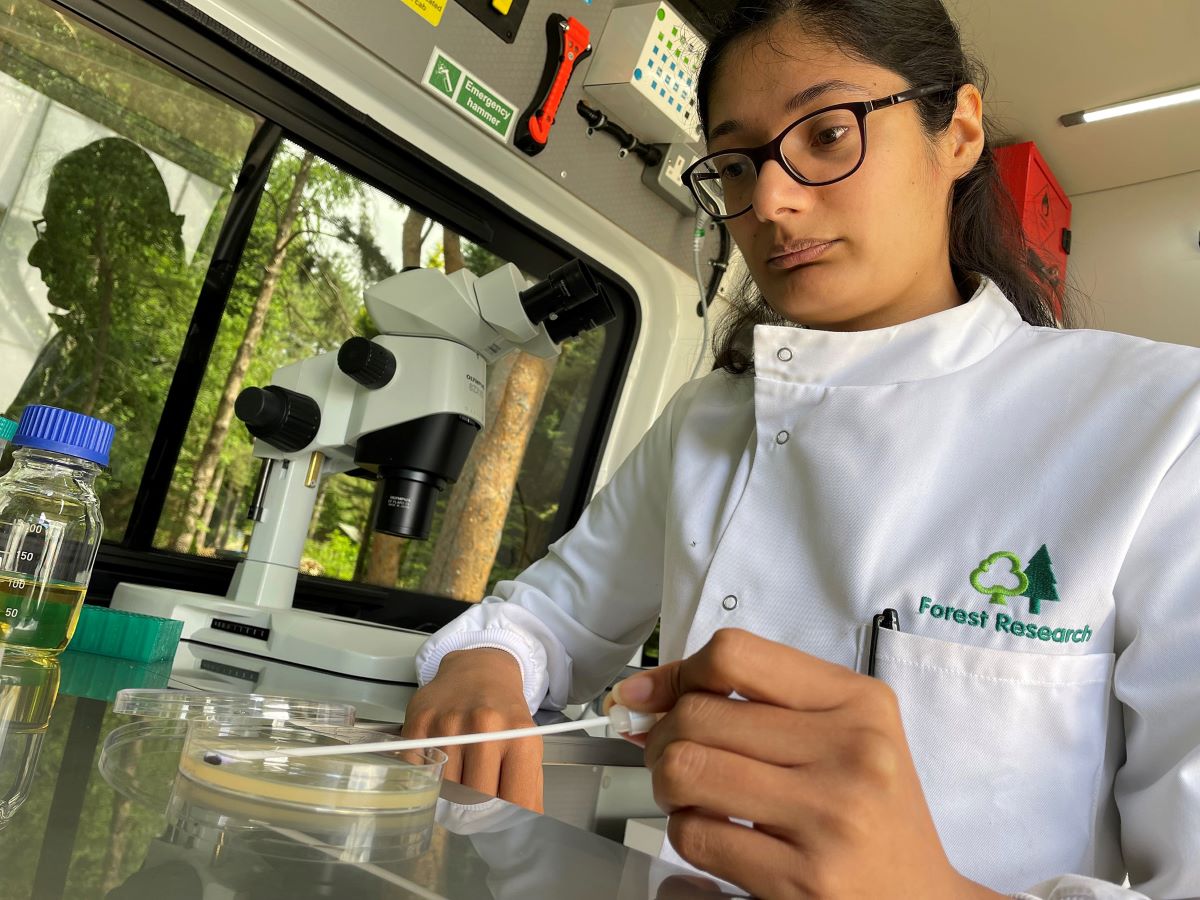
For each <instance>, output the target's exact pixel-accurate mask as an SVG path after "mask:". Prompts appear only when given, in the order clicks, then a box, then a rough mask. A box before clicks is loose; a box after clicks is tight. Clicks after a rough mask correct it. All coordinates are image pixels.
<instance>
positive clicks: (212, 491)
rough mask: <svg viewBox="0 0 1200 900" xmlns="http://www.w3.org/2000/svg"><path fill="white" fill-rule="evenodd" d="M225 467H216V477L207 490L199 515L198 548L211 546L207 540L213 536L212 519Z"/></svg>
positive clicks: (219, 494) (223, 478)
mask: <svg viewBox="0 0 1200 900" xmlns="http://www.w3.org/2000/svg"><path fill="white" fill-rule="evenodd" d="M226 468H227V466H225V465H221V466H218V467H217V476H216V478H214V479H213V483H212V487H211V488H209V490H208V495H207V500H206V501H205V503H204V511H203V512H201V513H200V529H199V531H200V533H199V535H198V536H197V537H198V539H199V541H200V546H204V545H205V544H208V545H209V546H211V545H212V541H211V540H209V538H210V537H214V536H215V535H213V518H214V514H215V513H216V510H217V499H218V498H219V497H220V496H221V487H222V485H223V484H224V482H225V469H226Z"/></svg>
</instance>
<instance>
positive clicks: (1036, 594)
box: [1021, 544, 1058, 616]
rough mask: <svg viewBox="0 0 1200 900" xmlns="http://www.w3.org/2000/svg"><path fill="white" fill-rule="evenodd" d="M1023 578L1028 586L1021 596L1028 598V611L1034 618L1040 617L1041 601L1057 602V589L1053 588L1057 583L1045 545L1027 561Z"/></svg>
mask: <svg viewBox="0 0 1200 900" xmlns="http://www.w3.org/2000/svg"><path fill="white" fill-rule="evenodd" d="M1025 576H1026V577H1027V578H1028V580H1029V584H1028V586H1027V587H1026V588H1025V590H1023V591H1021V596H1022V597H1028V598H1029V611H1030V612H1031V613H1032V614H1033V615H1035V616H1036V615H1040V614H1041V611H1042V601H1043V600H1053V601H1057V600H1058V589H1057V588H1056V587H1055V585H1056V584H1058V581H1057V579H1055V577H1054V567H1053V565H1052V564H1051V562H1050V551H1048V550H1047V549H1046V545H1045V544H1042V549H1040V550H1038V552H1037V553H1035V554H1033V559H1031V560H1029V566H1028V567H1027V568H1026V569H1025Z"/></svg>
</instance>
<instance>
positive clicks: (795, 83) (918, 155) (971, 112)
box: [708, 25, 983, 330]
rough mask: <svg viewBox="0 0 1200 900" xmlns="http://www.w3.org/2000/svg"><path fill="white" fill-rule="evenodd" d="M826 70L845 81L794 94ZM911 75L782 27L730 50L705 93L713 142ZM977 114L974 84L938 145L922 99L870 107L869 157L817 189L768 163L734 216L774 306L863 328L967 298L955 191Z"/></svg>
mask: <svg viewBox="0 0 1200 900" xmlns="http://www.w3.org/2000/svg"><path fill="white" fill-rule="evenodd" d="M829 82H836V84H829V85H828V89H827V90H825V91H823V92H821V93H820V94H819V95H818V96H815V97H811V99H808V100H807V101H806V102H804V103H803V104H802V105H796V104H795V98H796V97H797V95H798V94H799V93H800V92H801V91H806V90H808V89H810V88H813V87H814V86H818V85H823V84H826V83H829ZM909 87H923V85H908V84H906V83H905V81H904V79H903V78H902V77H901V76H899V75H897V74H896V73H895V72H892V71H890V70H888V69H884V68H881V67H879V66H876V65H872V64H870V63H865V62H860V61H857V60H854V59H852V58H850V57H848V56H846V55H845V54H844V53H842V52H841V51H840V50H838V49H836V48H835V47H832V46H831V45H829V44H826V43H824V42H819V41H816V40H813V39H812V38H810V37H808V36H807V35H806V34H805V33H804V32H803V31H802V30H801V29H800V28H799V27H798V26H795V25H778V26H775V27H774V28H773V29H772V30H771V32H770V34H769V37H768V39H764V38H763V37H762V36H759V35H752V36H748V37H747V38H745V39H742V40H741V41H739V42H737V43H735V44H734V45H733V46H732V47H731V48H730V50H729V53H728V55H727V56H726V57H725V59H724V62H723V63H722V65H721V67H720V69H719V70H718V72H717V77H716V79H715V81H714V84H713V89H712V94H711V96H710V100H709V108H708V123H709V132H708V134H709V152H715V151H717V150H729V149H733V148H736V147H754V146H758V145H760V144H764V143H766V142H768V141H770V140H772V139H773V138H774V137H775V136H776V135H777V134H779V132H781V131H782V130H783V129H784V128H786V127H787V126H788V125H790V124H791V123H792V122H794V121H795V120H796V119H798V118H800V117H801V116H803V115H806V114H807V113H810V112H813V111H815V110H818V109H821V108H823V107H826V106H831V105H833V104H837V103H844V102H848V101H856V100H871V99H876V98H879V97H886V96H888V95H890V94H895V93H898V92H899V91H902V90H905V89H906V88H909ZM981 118H982V110H981V105H980V102H979V93H978V91H976V89H975V88H974V87H973V86H970V85H968V86H966V87H964V88H963V89H962V90H960V92H959V104H958V111H957V112H956V113H955V116H954V119H953V121H952V122H951V125H950V127H949V128H948V129H947V131H946V133H945V134H944V135H942V136H939V137H938V138H937V139H936V140H935V142H934V143H933V144H931V143H930V140H929V139H928V138H927V137H926V136H925V133H924V132H923V131H922V129H921V126H920V119H919V116H918V111H917V106H916V102H915V101H913V102H909V103H902V104H899V105H898V106H894V107H886V108H884V109H881V110H876V111H875V112H872V113H870V114H869V115H868V116H867V117H866V145H867V154H866V158H865V159H864V160H863V163H862V166H861V167H860V168H859V169H858V171H857V172H855V173H854V174H853V175H851V176H850V177H849V178H846V179H844V180H842V181H839V182H835V183H834V184H829V185H825V186H822V187H809V186H807V185H803V184H800V183H799V182H797V181H796V180H795V179H793V178H792V177H791V176H790V175H789V174H788V173H787V172H785V171H784V169H783V168H782V167H781V166H780V165H779V164H778V163H777V162H774V161H771V162H767V163H766V164H764V165H763V167H762V170H761V171H760V172H759V175H758V183H757V186H756V188H755V191H754V195H753V203H754V205H753V207H752V209H751V210H750V211H748V212H746V213H745V214H743V215H741V216H738V217H737V218H734V219H729V220H727V221H726V224H727V226H728V227H729V231H730V234H731V235H732V236H733V238H734V240H735V241H736V242H737V245H738V247H739V248H740V249H741V251H742V254H743V256H744V257H745V259H746V263H747V265H748V266H749V269H750V273H751V274H752V275H753V277H754V280H755V282H756V283H757V284H758V287H759V289H760V290H761V291H762V293H763V296H764V297H765V298H766V300H767V302H768V303H769V304H770V305H771V307H772V308H774V309H775V311H776V312H778V313H780V314H781V315H783V316H784V317H785V318H787V319H789V320H791V321H793V322H796V323H798V324H803V325H809V326H811V327H813V328H820V329H826V330H863V329H868V328H882V327H886V326H888V325H894V324H898V323H900V322H906V321H909V320H911V319H915V318H919V317H920V316H923V315H928V314H930V313H932V312H937V311H939V310H941V309H948V308H949V307H951V306H954V305H956V304H957V303H959V302H961V298H960V297H959V295H958V292H957V289H956V288H955V286H954V281H953V278H952V276H951V272H950V263H949V251H948V232H947V229H948V222H949V202H950V201H949V198H950V192H951V188H952V185H953V182H954V180H955V179H956V178H958V177H959V176H960V175H963V174H966V173H967V172H969V171H970V170H971V168H972V167H973V166H974V165H975V162H976V160H977V159H978V158H979V154H980V152H982V149H983V129H982V125H981ZM813 242H819V243H824V244H825V245H826V246H825V247H824V249H823V250H821V251H820V252H819V254H817V255H815V258H813V254H811V253H809V254H806V255H797V254H796V253H795V252H789V251H794V249H795V248H796V247H797V246H806V245H809V244H812V243H813Z"/></svg>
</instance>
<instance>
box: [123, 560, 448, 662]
mask: <svg viewBox="0 0 1200 900" xmlns="http://www.w3.org/2000/svg"><path fill="white" fill-rule="evenodd" d="M112 608H113V609H119V610H124V611H126V612H135V613H144V614H146V615H151V616H160V617H164V618H171V619H181V620H182V621H183V635H182V638H181V639H182V640H185V641H195V642H198V643H202V644H208V645H210V646H213V647H220V648H224V649H226V650H232V651H234V652H236V653H244V654H250V655H252V656H258V657H262V658H264V659H275V660H279V661H281V662H286V663H291V664H292V665H297V666H306V667H308V668H312V669H319V670H321V671H325V672H332V673H334V674H337V675H342V676H346V677H349V678H358V679H369V680H372V681H379V682H385V683H389V684H406V685H415V684H416V683H417V673H416V668H415V666H414V663H413V658H414V657H415V656H416V653H417V650H418V649H420V647H421V644H423V643H424V642H425V640H426V638H428V637H429V635H427V634H425V633H423V632H420V631H409V630H408V629H404V628H393V627H391V626H388V625H377V624H374V623H371V622H363V621H360V620H358V619H345V618H342V617H340V616H330V615H326V614H324V613H317V612H310V611H308V610H302V609H291V608H284V609H278V608H267V607H256V606H247V605H245V604H240V603H232V602H230V601H229V600H226V599H225V598H224V597H215V596H213V595H211V594H200V593H196V592H194V591H181V590H174V589H170V588H158V587H150V586H147V585H142V584H132V583H129V582H123V583H121V584H119V585H117V588H116V590H115V591H113V599H112Z"/></svg>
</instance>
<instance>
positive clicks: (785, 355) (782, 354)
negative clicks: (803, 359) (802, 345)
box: [775, 347, 792, 362]
mask: <svg viewBox="0 0 1200 900" xmlns="http://www.w3.org/2000/svg"><path fill="white" fill-rule="evenodd" d="M775 355H776V356H778V357H779V360H780V362H790V361H791V359H792V351H791V350H789V349H788V348H787V347H782V348H780V350H779V352H778V353H776V354H775Z"/></svg>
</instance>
